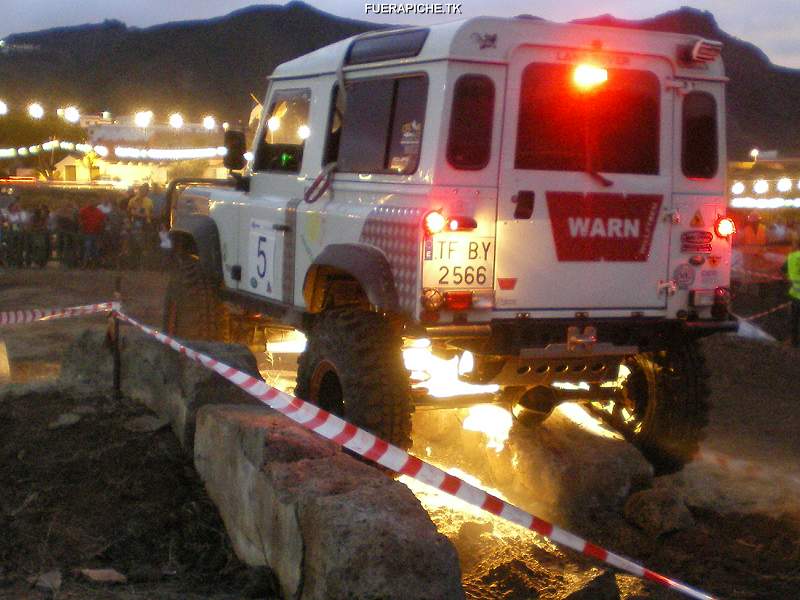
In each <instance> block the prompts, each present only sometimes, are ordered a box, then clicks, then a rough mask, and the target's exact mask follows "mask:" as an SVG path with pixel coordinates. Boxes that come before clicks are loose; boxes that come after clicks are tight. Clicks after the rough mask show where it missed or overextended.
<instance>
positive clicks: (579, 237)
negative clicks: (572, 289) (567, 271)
mask: <svg viewBox="0 0 800 600" xmlns="http://www.w3.org/2000/svg"><path fill="white" fill-rule="evenodd" d="M661 201H662V196H659V195H655V194H629V195H627V196H625V195H623V194H581V193H578V192H548V193H547V209H548V212H549V213H550V225H551V227H552V230H553V241H554V242H555V247H556V255H557V256H558V260H560V261H565V262H569V261H572V262H578V261H620V262H644V261H646V260H647V258H648V256H649V255H650V244H651V242H652V239H653V231H654V230H655V226H656V223H657V220H658V213H659V210H660V209H661Z"/></svg>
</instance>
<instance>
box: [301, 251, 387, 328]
mask: <svg viewBox="0 0 800 600" xmlns="http://www.w3.org/2000/svg"><path fill="white" fill-rule="evenodd" d="M331 273H338V274H344V275H346V276H349V277H351V278H352V279H353V280H355V281H356V282H357V283H358V284H359V286H360V287H361V290H363V292H364V295H365V296H366V298H367V300H368V301H369V304H370V305H372V306H373V307H375V308H376V309H377V310H379V311H381V312H389V313H396V312H398V310H399V307H400V301H399V298H398V295H397V288H396V287H395V283H394V275H393V274H392V268H391V266H390V265H389V261H388V260H387V259H386V256H385V255H384V253H383V252H382V251H381V250H379V249H378V248H375V247H374V246H369V245H367V244H330V245H328V246H326V247H325V249H324V250H323V251H322V252H321V253H320V254H319V256H317V257H316V259H314V262H313V263H312V264H311V266H310V267H309V269H308V271H307V272H306V276H305V280H304V281H303V297H304V299H305V303H306V306H307V307H308V308H309V310H310V311H311V312H319V310H321V308H322V305H321V300H320V293H321V290H322V288H323V287H324V285H325V283H326V281H325V280H326V277H327V276H328V275H329V274H331Z"/></svg>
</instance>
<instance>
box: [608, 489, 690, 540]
mask: <svg viewBox="0 0 800 600" xmlns="http://www.w3.org/2000/svg"><path fill="white" fill-rule="evenodd" d="M624 514H625V518H626V519H627V520H628V522H629V523H631V524H633V525H636V526H637V527H639V528H640V529H643V530H644V531H645V532H647V533H648V534H650V535H652V536H653V537H657V536H659V535H662V534H664V533H669V532H672V531H679V530H681V529H688V528H689V527H691V526H692V525H694V519H693V518H692V513H691V512H689V509H688V508H687V507H686V503H685V502H684V499H683V495H682V494H681V493H680V492H679V491H678V490H677V489H675V488H673V487H667V486H659V487H654V488H652V489H649V490H642V491H640V492H636V493H635V494H631V496H630V498H628V500H627V501H626V502H625V509H624Z"/></svg>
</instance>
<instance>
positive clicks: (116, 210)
mask: <svg viewBox="0 0 800 600" xmlns="http://www.w3.org/2000/svg"><path fill="white" fill-rule="evenodd" d="M110 209H111V210H110V211H109V212H108V213H107V214H106V220H105V224H104V227H103V244H102V246H103V261H104V263H105V264H107V265H109V266H113V267H116V268H119V265H120V258H121V256H120V255H121V252H122V235H123V228H124V226H125V213H124V212H123V210H122V209H121V208H120V207H119V206H117V205H116V204H115V203H114V202H110ZM101 210H102V209H101Z"/></svg>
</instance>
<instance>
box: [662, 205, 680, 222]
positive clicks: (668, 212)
mask: <svg viewBox="0 0 800 600" xmlns="http://www.w3.org/2000/svg"><path fill="white" fill-rule="evenodd" d="M664 220H665V221H669V222H670V223H672V224H673V225H678V224H680V222H681V212H680V211H679V210H678V209H677V208H665V209H664Z"/></svg>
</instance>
